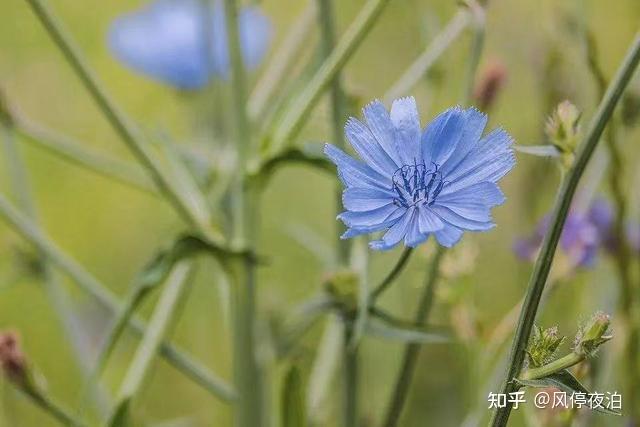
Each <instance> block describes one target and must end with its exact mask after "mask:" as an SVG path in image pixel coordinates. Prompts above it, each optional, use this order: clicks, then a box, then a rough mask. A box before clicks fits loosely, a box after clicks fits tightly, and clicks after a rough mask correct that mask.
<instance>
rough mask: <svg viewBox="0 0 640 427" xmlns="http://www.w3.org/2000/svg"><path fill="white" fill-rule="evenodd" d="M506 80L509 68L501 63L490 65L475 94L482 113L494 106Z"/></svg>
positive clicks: (476, 102) (483, 74) (474, 96)
mask: <svg viewBox="0 0 640 427" xmlns="http://www.w3.org/2000/svg"><path fill="white" fill-rule="evenodd" d="M506 80H507V68H506V67H505V66H504V64H502V63H501V62H499V61H495V62H493V63H491V64H489V66H488V67H487V68H486V69H485V70H484V72H483V73H482V75H481V77H480V81H479V82H478V84H477V85H476V87H475V89H474V92H473V98H474V100H475V104H476V105H477V106H478V108H480V109H481V110H482V111H487V110H489V109H490V108H491V107H492V106H493V104H494V102H495V100H496V98H497V96H498V94H499V93H500V89H502V87H503V86H504V84H505V82H506Z"/></svg>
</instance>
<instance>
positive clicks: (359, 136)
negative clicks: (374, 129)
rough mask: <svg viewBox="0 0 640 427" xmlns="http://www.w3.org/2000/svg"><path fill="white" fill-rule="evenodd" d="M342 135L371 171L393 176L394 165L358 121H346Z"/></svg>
mask: <svg viewBox="0 0 640 427" xmlns="http://www.w3.org/2000/svg"><path fill="white" fill-rule="evenodd" d="M344 133H345V135H346V136H347V139H348V140H349V142H350V143H351V146H352V147H353V149H354V150H355V151H356V153H358V155H359V156H360V158H361V159H362V160H364V161H365V162H366V163H367V164H368V165H369V166H371V168H372V169H374V170H375V171H377V172H379V173H380V174H382V175H389V176H391V175H393V173H394V172H395V171H396V170H397V169H398V166H397V165H396V163H395V162H394V161H393V160H392V159H391V158H390V157H389V156H388V155H387V153H386V152H385V151H384V150H383V149H382V147H381V146H380V144H378V142H377V141H376V139H375V137H374V136H373V134H372V133H371V131H370V130H369V129H368V128H367V127H366V126H365V125H364V124H363V123H362V122H360V120H358V119H354V118H353V117H351V118H350V119H349V120H347V124H346V125H345V127H344Z"/></svg>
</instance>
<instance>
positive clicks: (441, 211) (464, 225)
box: [431, 205, 496, 231]
mask: <svg viewBox="0 0 640 427" xmlns="http://www.w3.org/2000/svg"><path fill="white" fill-rule="evenodd" d="M431 209H432V210H433V212H435V213H436V214H437V215H438V216H439V217H440V218H441V219H443V220H444V221H446V222H447V223H449V224H451V225H455V226H456V227H458V228H461V229H463V230H470V231H487V230H490V229H492V228H493V227H495V226H496V225H495V224H494V223H493V222H491V217H490V215H488V217H489V219H488V220H487V221H475V220H473V219H469V218H465V217H463V216H461V215H458V214H457V213H455V212H453V211H452V210H451V209H449V208H445V207H444V206H438V205H433V206H431Z"/></svg>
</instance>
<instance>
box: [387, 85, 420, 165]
mask: <svg viewBox="0 0 640 427" xmlns="http://www.w3.org/2000/svg"><path fill="white" fill-rule="evenodd" d="M391 122H392V123H393V126H394V127H395V128H396V139H397V143H398V146H399V154H400V159H401V161H402V164H404V165H412V164H413V163H414V162H415V161H416V160H417V159H419V158H420V156H421V155H422V152H421V149H420V116H419V115H418V108H417V107H416V100H415V99H414V98H413V97H408V98H401V99H396V100H395V101H393V104H392V105H391Z"/></svg>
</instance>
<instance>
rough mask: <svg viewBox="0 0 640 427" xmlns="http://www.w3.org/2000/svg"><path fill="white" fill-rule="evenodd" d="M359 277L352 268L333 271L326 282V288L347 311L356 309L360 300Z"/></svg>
mask: <svg viewBox="0 0 640 427" xmlns="http://www.w3.org/2000/svg"><path fill="white" fill-rule="evenodd" d="M359 280H360V279H359V277H358V275H357V274H356V273H355V272H354V271H352V270H341V271H337V272H335V273H333V274H332V275H331V276H329V277H328V278H327V279H326V280H325V282H324V288H325V290H326V291H327V293H329V294H330V295H331V296H332V297H333V298H334V299H335V300H336V302H337V303H338V304H340V305H341V306H342V307H344V308H345V309H346V310H347V311H355V310H356V308H357V305H358V304H357V302H358V287H359Z"/></svg>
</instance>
